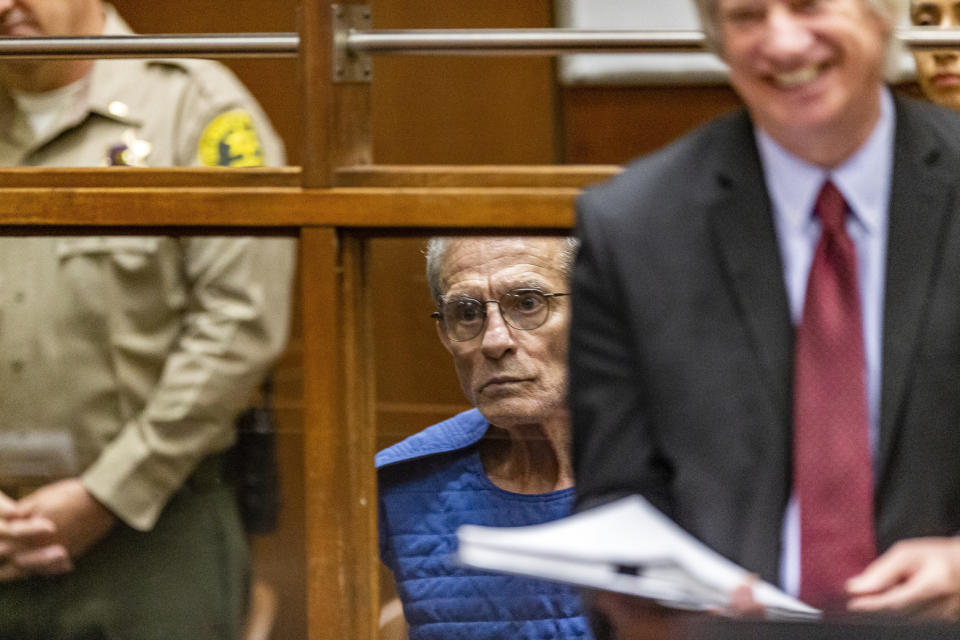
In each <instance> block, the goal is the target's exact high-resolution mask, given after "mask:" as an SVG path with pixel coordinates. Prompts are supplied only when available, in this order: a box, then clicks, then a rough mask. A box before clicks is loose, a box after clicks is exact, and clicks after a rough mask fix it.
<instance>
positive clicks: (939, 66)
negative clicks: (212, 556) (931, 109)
mask: <svg viewBox="0 0 960 640" xmlns="http://www.w3.org/2000/svg"><path fill="white" fill-rule="evenodd" d="M910 22H911V23H913V24H914V25H916V26H918V27H920V26H922V27H940V28H941V29H957V28H960V0H911V2H910ZM913 59H914V61H915V62H916V65H917V80H918V81H919V83H920V88H921V89H922V90H923V93H924V94H925V95H926V96H927V97H928V98H930V99H931V100H933V101H934V102H936V103H937V104H940V105H943V106H945V107H949V108H951V109H958V110H960V51H958V50H957V49H941V50H937V51H917V52H916V53H914V54H913Z"/></svg>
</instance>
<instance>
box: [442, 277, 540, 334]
mask: <svg viewBox="0 0 960 640" xmlns="http://www.w3.org/2000/svg"><path fill="white" fill-rule="evenodd" d="M547 300H548V299H547V297H546V295H544V294H543V293H542V292H540V291H537V290H536V289H514V290H512V291H508V292H506V293H505V294H503V296H501V297H500V299H499V300H476V299H474V298H454V299H452V300H449V301H447V302H444V303H443V306H442V309H441V311H442V313H443V322H444V328H445V330H446V332H447V335H448V336H449V337H450V338H451V339H452V340H458V341H463V340H470V339H472V338H475V337H476V336H478V335H479V334H480V333H481V332H482V331H483V328H484V326H485V325H486V323H487V305H488V304H490V303H491V302H495V303H497V306H498V307H499V309H500V315H501V317H502V318H503V320H504V322H506V323H507V324H508V325H510V326H511V327H513V328H514V329H520V330H523V331H529V330H531V329H536V328H537V327H539V326H540V325H542V324H543V323H544V322H546V320H547V316H548V315H549V312H550V307H549V304H548V302H547Z"/></svg>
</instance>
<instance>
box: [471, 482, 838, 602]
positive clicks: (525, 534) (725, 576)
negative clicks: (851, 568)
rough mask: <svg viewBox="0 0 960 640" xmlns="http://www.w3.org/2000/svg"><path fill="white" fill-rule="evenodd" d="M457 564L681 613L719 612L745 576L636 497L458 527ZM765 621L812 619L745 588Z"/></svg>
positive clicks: (758, 587)
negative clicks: (518, 523) (538, 517)
mask: <svg viewBox="0 0 960 640" xmlns="http://www.w3.org/2000/svg"><path fill="white" fill-rule="evenodd" d="M457 537H458V539H459V550H458V552H457V558H458V560H459V561H460V562H461V563H462V564H464V565H466V566H470V567H474V568H477V569H485V570H489V571H500V572H504V573H512V574H517V575H524V576H531V577H537V578H544V579H547V580H555V581H558V582H566V583H570V584H574V585H578V586H582V587H589V588H593V589H603V590H607V591H616V592H619V593H626V594H630V595H635V596H639V597H642V598H649V599H651V600H654V601H656V602H658V603H660V604H663V605H665V606H668V607H674V608H681V609H694V610H703V609H713V608H721V609H727V608H728V607H729V605H730V596H731V594H732V593H733V591H734V589H736V588H737V587H738V586H740V585H742V584H744V583H745V582H746V581H747V580H748V579H749V576H750V574H749V573H748V572H747V571H746V570H745V569H743V568H742V567H740V566H738V565H736V564H734V563H733V562H730V561H729V560H727V559H726V558H724V557H723V556H721V555H719V554H718V553H716V552H714V551H713V550H711V549H709V548H707V547H706V546H704V545H703V544H702V543H701V542H699V541H698V540H697V539H695V538H694V537H693V536H691V535H690V534H688V533H687V532H685V531H684V530H683V529H681V528H680V527H679V526H677V525H676V524H675V523H674V522H673V521H671V520H670V519H669V518H667V517H666V516H664V515H663V514H662V513H660V512H659V511H658V510H657V509H655V508H654V507H653V506H652V505H651V504H650V503H649V502H647V501H646V500H644V499H643V498H641V497H640V496H631V497H628V498H623V499H621V500H617V501H616V502H611V503H610V504H606V505H603V506H600V507H597V508H595V509H591V510H589V511H584V512H582V513H578V514H575V515H572V516H569V517H567V518H563V519H562V520H557V521H554V522H549V523H546V524H540V525H534V526H528V527H505V528H498V527H482V526H476V525H465V526H462V527H460V529H459V530H458V531H457ZM753 597H754V599H755V600H756V602H757V603H758V604H760V605H762V606H763V607H765V610H766V613H767V617H768V618H793V619H796V618H814V617H817V616H819V613H820V612H819V610H817V609H814V608H813V607H810V606H807V605H806V604H804V603H802V602H800V601H799V600H797V599H796V598H793V597H791V596H789V595H787V594H786V593H784V592H782V591H780V590H779V589H777V588H776V587H774V586H773V585H771V584H769V583H767V582H757V583H756V584H755V585H754V587H753Z"/></svg>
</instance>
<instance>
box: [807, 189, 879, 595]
mask: <svg viewBox="0 0 960 640" xmlns="http://www.w3.org/2000/svg"><path fill="white" fill-rule="evenodd" d="M846 213H847V205H846V202H844V200H843V195H841V193H840V192H839V191H838V190H837V188H836V187H834V186H833V184H832V183H830V182H826V183H825V184H824V185H823V188H822V189H821V191H820V195H819V196H818V197H817V203H816V206H815V214H816V215H817V216H818V217H819V218H820V222H821V225H822V228H823V231H822V232H821V235H820V241H819V243H818V244H817V248H816V252H815V253H814V257H813V264H812V265H811V267H810V276H809V281H808V283H807V294H806V298H805V301H804V307H803V319H802V321H801V323H800V326H799V327H798V329H797V338H796V351H795V354H794V355H795V362H794V366H795V370H794V398H793V402H794V407H793V417H794V436H793V437H794V453H793V483H794V484H793V488H794V494H795V496H796V497H797V500H798V502H799V506H800V558H801V561H800V565H801V570H800V598H801V600H804V601H805V602H807V603H809V604H812V605H814V606H819V607H823V608H826V609H839V608H842V607H843V605H844V603H845V601H846V597H845V595H844V591H843V584H844V582H845V581H846V580H847V579H848V578H850V577H852V576H854V575H856V574H858V573H860V572H861V571H862V570H863V569H864V568H865V567H866V566H867V564H868V563H869V562H870V561H871V560H873V559H874V557H875V556H876V539H875V536H874V529H873V474H872V470H871V456H870V443H869V436H868V433H867V429H868V427H867V392H866V388H867V387H866V359H865V357H864V346H863V330H862V316H861V313H860V295H859V289H858V285H857V256H856V247H854V245H853V242H852V241H851V239H850V237H849V236H848V235H847V233H846V230H845V228H844V220H845V218H846Z"/></svg>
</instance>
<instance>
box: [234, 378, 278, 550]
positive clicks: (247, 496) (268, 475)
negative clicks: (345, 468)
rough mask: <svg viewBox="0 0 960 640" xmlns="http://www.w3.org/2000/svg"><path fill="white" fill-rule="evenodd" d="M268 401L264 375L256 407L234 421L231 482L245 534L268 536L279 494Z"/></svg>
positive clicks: (270, 382) (274, 433)
mask: <svg viewBox="0 0 960 640" xmlns="http://www.w3.org/2000/svg"><path fill="white" fill-rule="evenodd" d="M272 397H273V378H272V376H270V375H268V376H267V378H266V379H265V380H264V382H263V385H262V386H261V402H260V404H259V405H258V406H253V407H248V408H246V409H244V410H243V411H242V412H241V413H240V414H239V415H238V416H237V419H236V430H237V442H236V445H235V446H234V451H233V454H234V455H233V456H232V458H233V463H234V478H235V482H236V487H237V500H238V502H239V504H240V514H241V516H242V517H243V524H244V528H245V529H246V530H247V531H248V532H249V533H257V534H264V533H271V532H272V531H274V530H275V529H276V528H277V515H278V512H279V510H280V492H279V482H278V479H277V426H276V420H275V419H274V414H273V402H272Z"/></svg>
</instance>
